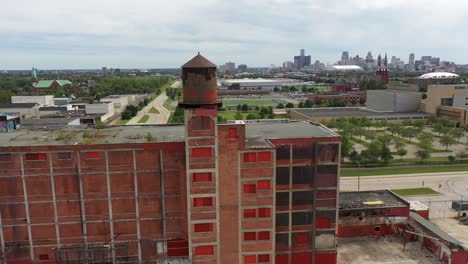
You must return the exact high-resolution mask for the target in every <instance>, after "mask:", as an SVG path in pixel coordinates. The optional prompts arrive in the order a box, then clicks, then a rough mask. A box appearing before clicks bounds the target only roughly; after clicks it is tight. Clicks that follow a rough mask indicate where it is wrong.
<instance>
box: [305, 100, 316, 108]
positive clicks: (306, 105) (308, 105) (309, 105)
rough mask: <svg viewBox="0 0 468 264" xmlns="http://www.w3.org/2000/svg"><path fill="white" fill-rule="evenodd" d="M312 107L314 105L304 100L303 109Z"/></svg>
mask: <svg viewBox="0 0 468 264" xmlns="http://www.w3.org/2000/svg"><path fill="white" fill-rule="evenodd" d="M313 106H314V103H312V101H311V100H308V99H307V100H306V101H305V103H304V108H312V107H313Z"/></svg>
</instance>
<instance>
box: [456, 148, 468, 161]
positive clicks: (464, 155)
mask: <svg viewBox="0 0 468 264" xmlns="http://www.w3.org/2000/svg"><path fill="white" fill-rule="evenodd" d="M457 157H459V158H460V159H462V160H464V159H466V158H468V153H467V152H466V151H464V150H462V151H459V152H458V153H457Z"/></svg>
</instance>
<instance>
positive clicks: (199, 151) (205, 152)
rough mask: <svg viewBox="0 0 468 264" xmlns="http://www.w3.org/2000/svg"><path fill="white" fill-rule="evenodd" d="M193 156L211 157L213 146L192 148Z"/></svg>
mask: <svg viewBox="0 0 468 264" xmlns="http://www.w3.org/2000/svg"><path fill="white" fill-rule="evenodd" d="M192 157H194V158H209V157H211V148H192Z"/></svg>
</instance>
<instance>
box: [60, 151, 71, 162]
mask: <svg viewBox="0 0 468 264" xmlns="http://www.w3.org/2000/svg"><path fill="white" fill-rule="evenodd" d="M58 159H59V160H71V152H59V153H58Z"/></svg>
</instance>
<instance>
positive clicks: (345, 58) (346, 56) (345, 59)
mask: <svg viewBox="0 0 468 264" xmlns="http://www.w3.org/2000/svg"><path fill="white" fill-rule="evenodd" d="M341 64H342V65H348V64H349V52H347V51H343V53H342V54H341Z"/></svg>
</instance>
